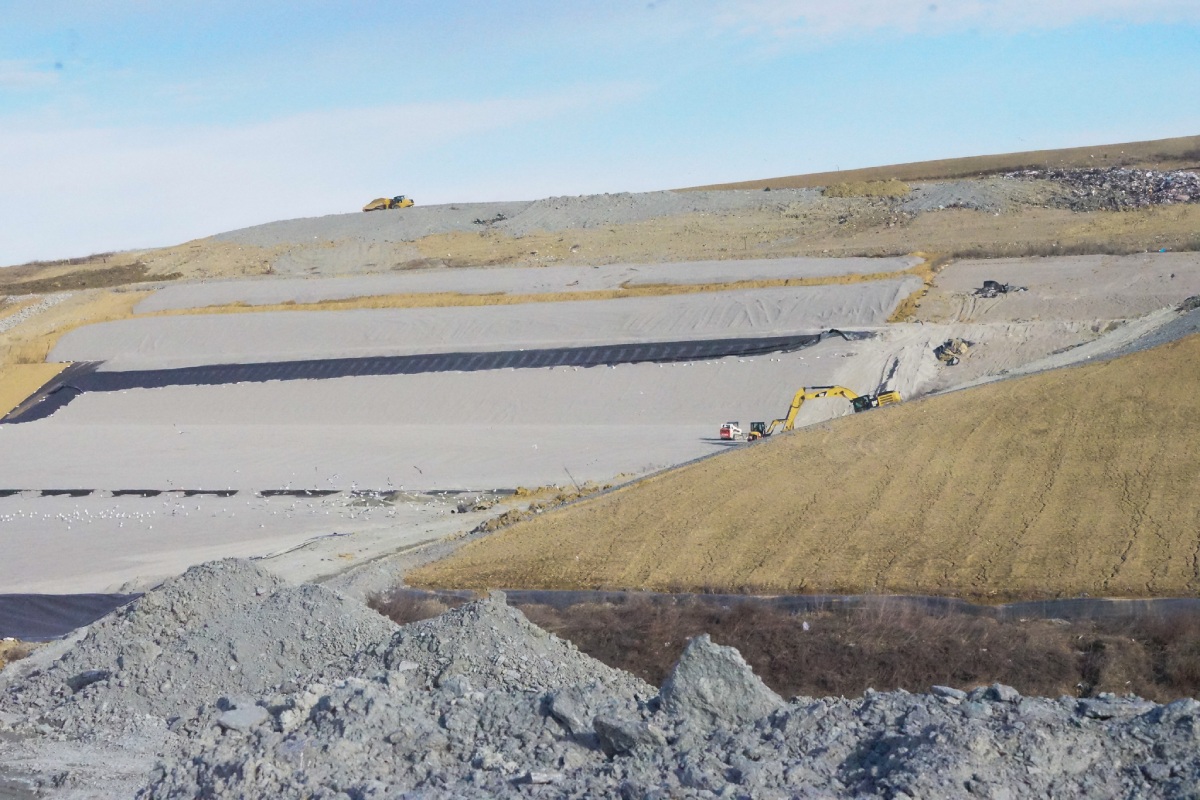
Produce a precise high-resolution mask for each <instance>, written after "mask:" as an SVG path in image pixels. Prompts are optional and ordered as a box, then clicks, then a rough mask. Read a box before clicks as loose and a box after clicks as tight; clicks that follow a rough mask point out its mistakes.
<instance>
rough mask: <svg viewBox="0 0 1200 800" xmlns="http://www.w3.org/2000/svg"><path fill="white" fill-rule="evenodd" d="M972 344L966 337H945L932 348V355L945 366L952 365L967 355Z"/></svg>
mask: <svg viewBox="0 0 1200 800" xmlns="http://www.w3.org/2000/svg"><path fill="white" fill-rule="evenodd" d="M974 344H975V343H974V342H968V341H967V340H966V339H958V338H955V339H947V340H946V341H944V342H942V343H941V344H939V345H938V346H937V347H935V348H933V355H934V356H935V357H936V358H937V360H938V361H940V362H942V363H943V364H945V365H946V366H948V367H953V366H956V365H957V364H958V363H959V362H960V361H962V360H963V359H964V358H966V357H967V353H968V352H970V350H971V346H972V345H974Z"/></svg>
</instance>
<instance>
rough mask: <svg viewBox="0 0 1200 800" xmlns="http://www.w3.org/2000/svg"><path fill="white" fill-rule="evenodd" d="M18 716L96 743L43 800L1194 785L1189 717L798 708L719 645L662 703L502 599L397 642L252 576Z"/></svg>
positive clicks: (984, 702) (179, 601) (62, 735)
mask: <svg viewBox="0 0 1200 800" xmlns="http://www.w3.org/2000/svg"><path fill="white" fill-rule="evenodd" d="M0 702H2V703H3V712H4V713H3V714H0V728H4V727H5V726H6V725H8V726H11V727H13V728H14V729H15V732H16V733H17V734H18V735H19V736H21V737H32V738H27V739H26V740H25V741H22V742H20V743H19V744H18V745H16V747H17V748H24V749H25V750H29V749H30V748H36V747H37V743H38V741H45V742H47V743H49V744H54V743H55V742H56V741H57V740H63V739H67V740H70V741H75V742H78V741H85V740H86V741H88V742H91V743H92V745H91V746H92V747H93V748H94V749H93V751H91V755H89V756H88V758H87V759H83V758H78V757H76V756H72V758H76V760H74V761H71V762H70V763H63V761H62V760H61V759H60V760H59V761H57V762H53V763H52V765H51V766H52V768H53V770H57V771H56V772H53V774H52V776H51V777H52V779H46V780H43V781H41V783H40V785H41V786H43V787H45V789H46V790H47V792H48V796H54V794H55V792H56V791H58V789H57V788H54V787H59V788H62V787H66V788H68V789H69V788H70V787H72V786H75V787H76V788H78V787H79V786H80V785H82V783H83V781H84V778H83V777H72V775H74V774H75V773H79V772H80V770H83V769H92V770H93V773H92V774H91V776H90V777H91V782H90V783H89V784H88V787H89V788H88V792H90V793H87V792H84V793H83V794H79V793H76V794H75V795H68V796H89V797H95V796H104V795H103V791H104V790H103V788H102V789H101V790H100V793H99V794H97V792H96V791H95V790H94V787H95V786H101V787H104V786H111V787H113V788H112V795H113V796H122V797H127V796H130V795H131V794H134V793H135V790H132V789H130V788H129V786H130V785H140V786H141V787H142V788H141V790H140V791H139V792H136V793H137V795H138V796H139V797H141V798H147V799H149V798H193V797H213V798H233V797H279V798H301V797H303V798H329V799H330V800H333V799H334V798H336V799H337V800H349V799H350V798H354V799H356V800H357V799H358V798H364V799H365V798H401V797H404V798H429V799H431V800H432V799H433V798H485V797H486V798H491V797H581V798H582V797H626V798H632V797H638V798H641V797H649V798H653V797H659V798H665V797H683V798H716V797H754V798H809V797H813V798H815V797H883V798H906V797H929V798H957V797H992V798H1004V797H1008V798H1023V797H1064V796H1070V797H1076V796H1095V797H1111V796H1121V797H1146V798H1157V797H1163V798H1166V797H1179V796H1188V794H1189V793H1194V792H1195V790H1196V787H1197V786H1200V747H1198V744H1200V741H1198V739H1200V702H1196V701H1195V700H1191V699H1186V700H1180V701H1177V702H1175V703H1172V704H1170V705H1166V706H1160V705H1157V704H1154V703H1150V702H1146V701H1144V700H1140V699H1138V698H1134V697H1124V698H1121V697H1113V696H1109V695H1101V696H1099V697H1097V698H1091V699H1084V700H1080V699H1076V698H1070V697H1063V698H1060V699H1057V700H1052V699H1044V698H1025V697H1021V695H1020V694H1019V693H1018V692H1017V691H1016V690H1014V689H1012V688H1011V687H1007V686H1002V685H993V686H990V687H980V688H977V689H975V690H973V691H970V692H964V691H960V690H958V689H954V688H950V687H933V689H932V690H931V692H930V693H929V694H909V693H907V692H903V691H898V692H887V693H876V692H871V691H868V692H867V693H866V695H865V696H863V697H861V698H854V699H845V698H824V699H813V698H794V699H792V700H790V701H786V700H784V699H783V698H781V697H779V696H778V695H776V694H775V693H774V692H772V691H771V690H770V689H769V688H768V687H767V686H765V685H764V684H763V683H762V681H761V680H760V679H759V678H758V677H757V676H755V675H754V673H753V672H752V670H751V668H750V667H749V666H748V665H747V664H746V662H745V661H744V660H743V659H742V657H741V655H740V654H739V653H738V652H737V651H736V650H734V649H733V648H729V647H723V646H720V645H718V644H715V643H713V642H712V641H710V640H709V638H708V637H707V636H699V637H696V638H695V639H694V640H692V642H691V643H689V645H688V647H687V649H686V650H685V651H684V653H683V655H682V656H681V658H680V660H679V662H678V664H677V665H676V666H675V668H674V670H673V671H672V673H671V675H670V676H669V677H668V678H667V680H666V681H665V682H664V683H663V686H662V688H661V691H657V690H654V689H652V688H650V687H649V686H648V685H647V684H645V683H643V682H642V681H640V680H638V679H637V678H634V677H633V676H630V675H627V674H625V673H623V672H621V671H619V670H615V669H612V668H610V667H607V666H605V665H603V664H600V663H599V662H597V661H595V660H594V659H591V658H590V657H588V656H586V655H583V654H581V653H580V652H579V651H578V650H576V649H575V648H574V647H572V646H571V645H570V644H569V643H567V642H563V641H561V640H559V639H557V638H555V637H553V636H552V635H550V634H547V633H546V632H544V631H542V630H540V629H538V628H537V627H536V626H534V625H532V624H531V623H529V621H528V620H526V619H525V618H524V617H523V616H522V615H521V614H520V613H519V612H517V611H516V610H514V609H512V608H509V607H508V606H507V605H506V604H505V602H504V596H503V595H501V594H494V595H492V596H490V597H488V598H486V599H483V600H479V601H476V602H474V603H471V604H468V605H466V606H463V607H462V608H460V609H456V610H454V611H451V612H447V613H446V614H444V615H442V616H441V617H438V618H435V619H432V620H426V621H424V622H419V623H414V624H411V625H407V626H404V627H403V628H399V629H397V628H396V627H395V626H392V625H391V624H390V623H388V622H387V621H386V620H383V619H382V618H381V617H378V616H377V615H375V614H374V612H372V611H369V610H368V609H367V608H366V607H364V606H361V605H358V604H356V603H354V602H352V601H349V600H346V599H344V598H342V597H340V596H339V595H336V594H334V593H332V592H328V591H326V590H323V589H320V588H317V587H312V586H302V587H298V588H291V587H286V586H282V585H280V584H279V582H278V581H276V580H274V579H273V578H271V577H270V576H269V575H267V574H266V573H263V572H262V571H260V570H258V569H256V568H255V567H254V566H253V565H251V564H248V563H246V562H239V561H223V562H216V563H214V564H209V565H205V566H203V567H199V568H195V569H193V570H190V571H189V572H188V573H187V574H186V575H184V576H183V577H181V578H179V579H177V580H175V581H172V582H170V583H169V584H167V585H165V586H164V587H163V588H161V589H159V590H156V591H154V592H151V593H149V594H147V595H146V596H145V597H143V598H142V600H141V601H139V602H138V603H137V604H135V605H133V606H130V607H129V608H127V609H124V610H122V611H119V612H116V613H114V614H113V615H112V616H110V617H109V618H107V619H105V620H104V621H102V622H101V623H98V624H97V625H96V626H94V627H93V629H92V630H91V632H90V633H89V634H88V636H87V637H86V638H85V639H83V640H82V641H80V642H79V643H78V644H77V645H76V646H75V647H74V649H72V650H70V651H69V652H67V653H66V655H65V656H63V657H62V658H61V659H60V660H59V661H58V662H56V663H54V664H51V665H48V666H42V667H41V669H40V670H39V671H35V672H33V673H30V674H28V675H23V676H22V677H20V678H18V679H16V680H12V679H11V678H10V679H9V680H8V683H7V686H6V688H5V690H4V696H3V700H2V701H0ZM118 709H123V710H122V711H118ZM138 715H141V716H142V718H143V719H144V720H148V721H150V722H156V724H157V725H158V728H159V730H161V731H162V738H161V740H160V743H159V744H157V745H155V748H150V749H145V750H144V751H142V752H143V754H142V755H141V756H138V758H141V759H142V760H140V761H138V760H133V761H131V760H130V757H128V755H127V754H122V755H123V757H124V761H123V762H122V763H123V764H124V765H125V767H124V768H125V770H126V772H127V773H131V774H132V781H131V783H129V784H121V783H113V782H109V781H108V780H107V778H106V776H104V775H103V774H100V778H99V779H98V778H97V774H99V773H96V772H95V770H96V769H97V767H96V765H97V764H100V765H103V764H104V763H105V756H104V753H106V752H107V753H110V754H111V756H112V758H113V760H114V761H115V760H116V754H117V749H116V748H117V746H118V743H119V742H120V739H119V737H118V736H117V734H118V733H119V732H120V731H125V730H128V726H130V725H137V724H140V723H138ZM18 718H24V719H25V720H26V722H25V723H21V722H19V721H18V722H16V723H14V722H13V720H16V719H18ZM168 728H169V730H168ZM105 731H107V732H108V733H107V734H105V733H104V732H105ZM12 735H13V731H9V732H7V733H6V732H4V731H2V730H0V785H3V782H4V781H5V780H12V779H13V777H14V776H16V775H17V773H16V772H15V770H16V769H17V768H19V767H20V766H21V765H20V764H18V763H17V761H16V760H14V759H13V757H12V756H11V754H12V753H13V752H15V749H13V748H12V746H11V745H10V742H11V741H13V739H12V738H11V737H12ZM38 737H41V738H40V739H39V738H38ZM68 743H69V742H68ZM105 746H107V747H108V750H107V751H105V750H103V749H102V748H103V747H105ZM155 749H157V751H158V753H159V755H158V756H157V757H155V756H153V755H152V754H153V752H154V750H155ZM42 752H43V754H44V753H47V752H48V753H51V754H53V753H54V752H56V751H54V749H53V748H52V747H49V746H47V747H46V748H43V751H42ZM96 753H99V754H100V755H96ZM25 763H30V764H32V763H34V761H33V760H30V761H27V762H25ZM37 763H39V764H42V765H45V764H46V763H48V762H47V761H46V759H45V758H43V759H42V760H41V761H40V762H37ZM130 764H132V767H131V766H129V765H130ZM42 768H44V769H46V768H47V767H44V766H43V767H42ZM72 771H74V772H72Z"/></svg>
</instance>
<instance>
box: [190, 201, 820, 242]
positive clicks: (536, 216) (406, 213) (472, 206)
mask: <svg viewBox="0 0 1200 800" xmlns="http://www.w3.org/2000/svg"><path fill="white" fill-rule="evenodd" d="M819 197H820V193H819V192H817V191H816V190H813V189H782V190H779V191H771V192H750V191H720V192H645V193H640V194H630V193H622V194H595V195H583V196H579V197H550V198H546V199H544V200H536V201H532V202H530V201H519V202H503V203H460V204H455V205H437V206H421V205H416V206H413V207H412V208H404V209H398V210H395V211H376V212H371V213H366V214H364V213H362V212H358V213H354V214H333V215H330V216H326V217H313V218H307V219H293V220H285V221H282V222H271V223H268V224H266V225H256V226H254V227H252V228H243V229H241V230H236V231H229V232H227V233H221V234H218V235H216V236H214V237H213V238H214V239H215V240H217V241H222V242H231V243H234V244H242V245H253V246H258V247H277V246H280V245H301V244H312V242H314V241H318V242H338V241H354V242H360V243H386V242H390V243H394V242H413V241H416V240H417V239H420V238H421V237H423V236H430V235H433V234H438V233H453V232H479V231H481V230H484V229H486V228H494V229H495V230H498V231H504V232H505V233H508V234H510V235H513V236H524V235H526V234H528V233H532V232H533V231H539V230H540V231H561V230H567V229H568V228H595V227H603V226H605V225H619V224H624V223H630V222H641V221H644V220H648V219H655V218H657V217H667V216H672V215H675V214H688V213H696V212H700V213H714V214H715V213H725V212H730V211H739V210H743V209H752V208H763V207H777V208H779V209H781V210H782V209H784V208H786V207H787V206H788V205H789V204H791V203H796V202H814V201H816V200H817V199H819Z"/></svg>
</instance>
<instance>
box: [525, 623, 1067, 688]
mask: <svg viewBox="0 0 1200 800" xmlns="http://www.w3.org/2000/svg"><path fill="white" fill-rule="evenodd" d="M522 611H524V612H525V614H526V615H527V616H528V617H529V618H530V619H531V620H533V621H534V622H535V623H536V624H538V625H539V626H541V627H543V628H546V629H547V630H549V631H552V632H553V633H555V634H557V635H559V636H562V637H563V638H566V639H570V640H571V641H573V642H574V643H575V644H576V645H577V646H578V647H579V648H580V649H581V650H583V651H584V652H586V653H588V654H589V655H591V656H593V657H595V658H597V659H599V660H600V661H603V662H605V663H606V664H609V665H610V666H614V667H619V668H621V669H624V670H627V671H629V672H632V673H634V674H636V675H638V676H639V677H641V678H643V679H644V680H646V681H648V682H650V683H652V684H655V685H658V684H660V683H661V682H662V680H663V679H664V678H665V677H666V675H667V674H668V673H669V672H670V670H671V667H672V666H673V665H674V663H675V661H676V660H678V658H679V654H680V653H681V652H682V651H683V648H684V646H685V645H686V644H687V640H688V639H689V638H691V637H692V636H695V635H697V634H700V633H708V634H710V635H711V636H712V638H713V641H715V642H718V643H720V644H726V645H730V646H732V647H736V648H737V649H738V650H739V651H740V652H741V653H742V656H743V657H744V658H745V659H746V661H747V662H748V663H749V664H750V665H751V666H752V667H753V668H754V671H755V673H756V674H758V675H759V677H761V678H762V679H763V681H764V682H765V683H766V684H767V685H768V686H770V687H771V688H773V689H775V691H777V692H779V693H780V694H782V695H784V696H792V695H855V694H861V693H862V692H863V691H864V690H865V689H867V688H873V689H878V690H880V691H884V690H893V689H907V690H909V691H925V690H928V688H929V687H930V686H931V685H934V684H946V685H951V686H968V687H969V686H977V685H981V684H988V683H994V682H997V681H999V682H1001V683H1007V684H1010V685H1013V686H1017V687H1018V688H1020V689H1021V690H1022V691H1025V692H1027V693H1031V694H1048V695H1056V694H1060V693H1062V692H1063V691H1073V690H1074V687H1075V685H1076V684H1077V683H1078V671H1077V667H1076V661H1077V658H1076V656H1075V655H1074V653H1073V651H1072V650H1071V648H1070V642H1069V641H1068V640H1067V639H1066V638H1065V637H1062V636H1061V635H1060V633H1059V631H1057V630H1056V627H1055V626H1054V625H1053V624H1052V623H1046V622H1039V623H1030V624H1016V623H1008V624H1004V623H1000V622H997V621H996V620H994V619H990V618H987V617H977V616H971V615H966V614H940V613H931V612H929V611H926V610H922V609H919V608H916V607H915V606H913V605H912V604H907V603H895V604H886V603H882V604H869V605H867V606H864V607H863V608H861V609H857V610H852V611H847V610H838V611H832V610H827V611H819V612H814V613H805V614H792V613H789V612H787V611H782V610H779V609H776V608H772V607H770V606H767V605H765V604H761V603H755V602H752V601H747V602H738V603H735V604H733V605H732V606H731V607H728V608H724V607H721V606H717V605H714V604H712V603H708V602H700V601H690V602H688V601H685V602H679V603H655V602H651V601H649V600H644V599H634V600H631V601H629V602H625V603H620V604H598V605H597V604H589V605H579V606H570V607H568V608H566V609H562V610H558V609H553V608H550V607H548V606H525V607H523V608H522ZM805 624H807V625H808V629H807V630H805V627H804V626H805Z"/></svg>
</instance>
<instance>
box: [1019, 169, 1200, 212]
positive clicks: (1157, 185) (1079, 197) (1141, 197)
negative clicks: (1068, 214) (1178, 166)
mask: <svg viewBox="0 0 1200 800" xmlns="http://www.w3.org/2000/svg"><path fill="white" fill-rule="evenodd" d="M1005 177H1006V178H1018V179H1025V180H1047V181H1053V182H1054V183H1057V184H1059V185H1061V186H1063V187H1064V188H1065V189H1067V193H1066V195H1065V196H1064V197H1063V198H1062V199H1061V200H1060V201H1059V202H1060V203H1061V204H1063V205H1065V207H1066V208H1069V209H1071V210H1072V211H1125V210H1128V209H1133V208H1146V207H1148V206H1158V205H1170V204H1173V203H1200V174H1197V173H1195V172H1182V171H1174V172H1159V171H1157V170H1151V169H1124V168H1120V167H1114V168H1111V169H1046V170H1039V169H1029V170H1021V171H1020V172H1010V173H1008V174H1007V175H1005Z"/></svg>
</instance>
